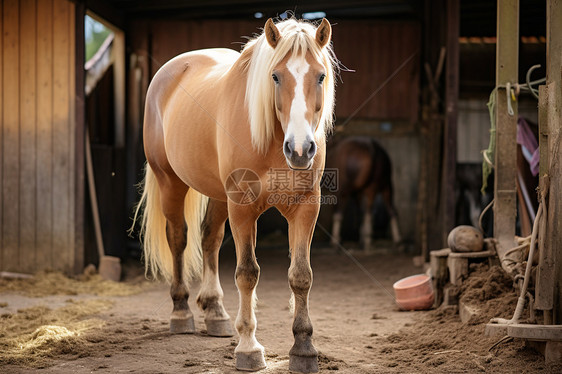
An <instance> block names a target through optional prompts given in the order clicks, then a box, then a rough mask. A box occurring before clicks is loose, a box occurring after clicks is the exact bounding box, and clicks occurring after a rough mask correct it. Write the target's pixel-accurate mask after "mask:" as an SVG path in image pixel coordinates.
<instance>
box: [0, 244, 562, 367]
mask: <svg viewBox="0 0 562 374" xmlns="http://www.w3.org/2000/svg"><path fill="white" fill-rule="evenodd" d="M257 255H258V261H259V263H260V266H261V278H260V282H259V286H258V297H259V303H258V308H259V309H258V312H257V318H258V328H257V338H258V340H259V341H260V342H261V343H262V344H263V345H264V347H265V349H266V361H267V365H268V368H267V369H265V370H263V371H262V373H264V374H265V373H285V372H287V371H288V352H289V349H290V347H291V345H292V342H293V338H292V332H291V323H292V317H291V315H290V314H289V308H288V301H289V296H290V291H289V286H288V283H287V269H288V266H289V259H288V256H287V250H286V249H279V248H262V249H260V248H259V247H258V252H257ZM353 256H354V259H355V260H352V259H351V258H350V257H349V256H346V255H344V254H342V253H336V252H335V251H333V250H331V249H322V248H320V249H316V248H315V249H313V255H312V267H313V271H314V284H313V287H312V291H311V294H310V316H311V320H312V323H313V326H314V343H315V345H316V347H317V348H318V350H319V351H320V370H321V372H335V371H338V372H342V373H426V372H431V373H473V372H490V373H514V372H517V373H531V372H533V373H535V372H544V373H555V372H561V371H562V370H561V369H562V368H561V367H555V366H549V365H546V364H545V363H544V359H543V357H542V356H541V355H539V354H537V353H535V352H534V351H532V350H531V349H529V348H526V347H525V345H524V343H523V342H522V341H518V340H516V341H506V342H501V343H499V344H497V345H495V346H494V344H495V343H497V342H498V341H499V338H498V337H493V338H490V337H486V336H484V323H485V322H487V321H488V319H489V317H490V316H500V317H508V316H510V314H511V313H512V312H513V307H514V305H515V299H516V296H515V294H514V293H513V292H512V291H511V288H510V285H509V280H506V279H504V278H502V274H501V271H500V272H498V270H497V269H492V270H490V269H488V268H487V267H482V266H480V267H475V268H474V269H473V271H474V274H475V277H474V278H473V280H472V281H471V282H470V283H469V285H467V286H466V287H465V290H464V297H465V298H466V300H469V301H471V302H472V303H479V304H480V306H481V308H482V310H483V311H484V312H483V315H482V316H481V317H480V318H476V319H474V320H472V321H471V322H469V323H467V324H463V323H461V322H460V319H459V316H458V314H456V311H455V310H454V309H451V308H449V309H438V310H432V311H423V312H401V311H399V310H398V309H397V307H396V306H395V303H394V301H393V291H392V284H393V283H394V282H395V281H397V280H398V279H401V278H402V277H405V276H408V275H412V274H417V273H420V272H421V268H416V267H414V265H413V262H412V259H411V257H410V256H406V255H399V254H396V253H393V251H390V250H378V251H376V252H375V253H374V254H370V255H365V254H361V253H360V252H353ZM234 265H235V261H234V258H233V254H232V250H231V249H228V248H227V249H226V250H223V252H222V253H221V270H220V271H221V281H222V286H223V289H224V292H225V306H226V309H227V311H228V312H229V313H230V315H231V317H232V318H233V319H234V318H235V316H236V310H237V304H238V298H237V293H236V288H235V285H234ZM125 270H126V279H127V280H126V282H124V283H123V285H122V289H116V288H115V287H114V286H111V285H110V284H109V283H104V282H101V281H100V280H99V278H96V277H95V276H88V277H85V278H86V279H83V280H81V281H79V282H81V283H70V286H69V287H64V286H60V285H61V284H63V283H64V282H63V281H62V280H61V279H58V280H57V278H56V276H55V275H52V274H46V275H45V274H44V275H43V276H44V277H45V276H46V278H43V281H42V282H41V283H48V282H52V283H51V286H49V287H52V288H53V290H54V291H53V292H51V293H55V294H54V295H49V296H41V297H37V296H38V293H37V292H35V291H33V292H32V291H29V287H30V286H31V287H32V288H33V283H32V282H29V281H28V282H27V283H26V282H19V283H18V282H14V281H8V282H7V281H2V282H0V314H1V318H0V366H2V368H1V370H0V371H1V372H2V373H26V372H36V371H38V372H42V373H91V372H99V373H117V372H134V373H179V372H181V373H234V372H236V371H235V369H234V348H235V346H236V344H237V339H236V337H233V338H213V337H209V336H207V335H206V334H205V332H204V329H205V325H204V322H203V317H202V313H201V312H200V311H199V310H198V309H197V307H196V305H195V302H194V299H195V297H192V298H190V301H189V303H190V307H191V308H192V310H193V312H194V314H195V318H196V320H195V323H196V328H197V329H198V332H197V333H196V334H193V335H170V334H169V332H168V318H169V314H170V311H171V308H172V303H171V300H170V297H169V294H168V287H167V285H165V284H161V283H149V282H145V281H143V280H142V279H143V277H142V274H141V271H142V270H141V269H140V267H139V266H138V265H137V264H132V265H131V264H129V265H128V266H126V267H125ZM367 273H368V274H367ZM49 277H50V278H49ZM45 279H47V280H45ZM48 279H51V280H50V281H49V280H48ZM57 284H59V286H58V287H57V286H56V285H57ZM79 284H80V285H79ZM90 284H95V287H93V288H91V289H89V288H88V285H90ZM49 287H47V289H48V288H49ZM76 290H78V291H76ZM197 291H198V289H197V287H194V289H193V290H192V291H191V295H193V296H195V295H197ZM46 293H49V292H46Z"/></svg>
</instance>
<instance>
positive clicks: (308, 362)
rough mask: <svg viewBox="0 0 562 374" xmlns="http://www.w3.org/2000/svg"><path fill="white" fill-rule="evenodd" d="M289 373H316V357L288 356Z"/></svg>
mask: <svg viewBox="0 0 562 374" xmlns="http://www.w3.org/2000/svg"><path fill="white" fill-rule="evenodd" d="M289 371H296V372H297V373H318V357H317V356H308V357H305V356H296V355H289Z"/></svg>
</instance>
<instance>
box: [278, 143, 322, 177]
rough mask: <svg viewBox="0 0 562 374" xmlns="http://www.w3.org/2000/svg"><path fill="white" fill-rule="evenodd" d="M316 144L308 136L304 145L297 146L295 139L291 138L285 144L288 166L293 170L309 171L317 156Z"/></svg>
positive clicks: (284, 149)
mask: <svg viewBox="0 0 562 374" xmlns="http://www.w3.org/2000/svg"><path fill="white" fill-rule="evenodd" d="M316 151H317V147H316V142H315V141H314V140H312V139H311V138H309V137H308V136H307V137H306V139H305V140H304V141H303V142H302V144H296V143H295V138H294V137H291V138H289V139H287V140H285V142H284V143H283V154H284V155H285V158H286V160H287V165H289V167H290V168H291V169H309V168H310V167H311V166H312V160H313V159H314V156H316Z"/></svg>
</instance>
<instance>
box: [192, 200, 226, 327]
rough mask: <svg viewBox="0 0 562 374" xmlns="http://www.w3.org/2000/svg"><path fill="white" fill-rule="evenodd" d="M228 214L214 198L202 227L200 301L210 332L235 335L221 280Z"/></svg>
mask: <svg viewBox="0 0 562 374" xmlns="http://www.w3.org/2000/svg"><path fill="white" fill-rule="evenodd" d="M227 217H228V209H227V205H226V203H224V202H220V201H217V200H210V201H209V206H208V208H207V213H206V214H205V219H204V220H203V223H202V227H201V231H202V233H203V236H202V247H203V279H202V282H201V290H200V291H199V295H198V296H197V304H198V305H199V307H200V308H201V310H202V311H203V312H204V314H205V325H206V327H207V335H210V336H219V337H221V336H222V337H226V336H233V335H234V331H233V330H232V326H231V323H230V316H229V315H228V313H227V312H226V310H225V309H224V305H223V296H224V294H223V291H222V288H221V285H220V280H219V272H218V269H219V250H220V246H221V244H222V240H223V238H224V223H225V222H226V219H227Z"/></svg>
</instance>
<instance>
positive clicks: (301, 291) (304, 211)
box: [287, 204, 320, 373]
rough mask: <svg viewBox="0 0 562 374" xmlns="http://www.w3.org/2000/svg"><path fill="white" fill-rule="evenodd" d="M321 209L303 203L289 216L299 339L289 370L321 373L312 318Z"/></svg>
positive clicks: (295, 328) (291, 278)
mask: <svg viewBox="0 0 562 374" xmlns="http://www.w3.org/2000/svg"><path fill="white" fill-rule="evenodd" d="M319 209H320V205H319V204H303V205H301V206H299V207H298V208H297V209H296V210H295V212H294V214H292V215H291V216H290V217H287V220H288V221H289V245H290V250H291V265H290V267H289V285H290V287H291V290H292V291H293V297H294V316H293V335H294V337H295V343H294V345H293V347H292V348H291V350H290V352H289V370H291V371H296V372H300V373H316V372H317V371H318V351H317V350H316V348H314V345H313V344H312V322H311V321H310V317H309V315H308V294H309V291H310V287H311V286H312V268H311V267H310V243H311V241H312V234H313V232H314V226H315V224H316V219H317V218H318V211H319Z"/></svg>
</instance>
